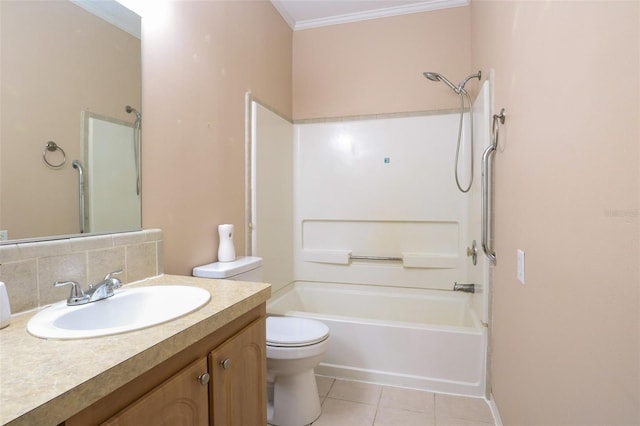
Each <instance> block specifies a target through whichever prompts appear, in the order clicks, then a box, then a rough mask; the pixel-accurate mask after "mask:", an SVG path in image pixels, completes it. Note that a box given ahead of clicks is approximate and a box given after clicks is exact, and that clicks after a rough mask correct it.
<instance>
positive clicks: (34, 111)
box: [0, 0, 141, 240]
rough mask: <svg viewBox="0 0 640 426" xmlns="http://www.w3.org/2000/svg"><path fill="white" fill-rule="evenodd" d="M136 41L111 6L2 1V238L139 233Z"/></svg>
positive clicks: (127, 16) (125, 16) (123, 14)
mask: <svg viewBox="0 0 640 426" xmlns="http://www.w3.org/2000/svg"><path fill="white" fill-rule="evenodd" d="M84 3H87V4H88V5H89V6H88V7H86V6H85V5H84ZM79 5H81V6H82V7H80V6H79ZM88 10H91V12H89V11H88ZM96 13H97V14H100V15H102V16H103V17H104V16H107V17H108V20H109V21H111V22H112V23H116V25H113V24H112V23H109V22H107V21H106V20H104V19H102V18H99V17H97V16H96ZM131 22H134V23H135V26H136V27H137V28H131V27H130V24H131ZM136 32H137V34H136ZM139 33H140V18H139V17H138V16H137V15H135V14H134V13H133V12H131V11H129V10H128V9H126V8H124V7H123V6H121V5H120V4H119V3H117V2H115V1H113V0H101V1H91V2H86V1H75V0H74V2H70V1H66V0H65V1H50V0H45V1H34V0H2V1H0V42H1V46H0V55H1V57H0V67H1V69H0V83H1V89H2V91H1V94H0V102H1V107H0V111H1V115H0V239H4V238H5V237H8V238H9V239H11V240H15V239H28V238H29V239H30V238H48V237H52V236H60V235H68V234H79V233H81V232H98V233H105V232H116V231H131V230H136V229H140V227H141V219H140V218H141V213H140V197H141V194H140V177H139V176H140V149H141V146H140V129H141V115H140V113H139V112H138V111H139V110H140V102H141V71H140V36H139ZM127 107H129V108H127ZM50 142H54V143H55V147H57V149H52V148H53V146H54V145H51V144H50ZM45 160H46V161H45ZM47 163H49V164H47ZM81 170H82V171H83V172H84V173H83V175H84V191H82V192H81V191H80V188H81V186H80V183H81V180H80V171H81ZM123 181H130V182H124V183H123ZM81 195H82V197H81ZM83 198H84V200H82V199H83ZM82 210H84V214H82V213H81V211H82ZM125 212H126V213H125ZM82 228H84V230H83V229H82Z"/></svg>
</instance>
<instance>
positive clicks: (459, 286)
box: [453, 283, 476, 293]
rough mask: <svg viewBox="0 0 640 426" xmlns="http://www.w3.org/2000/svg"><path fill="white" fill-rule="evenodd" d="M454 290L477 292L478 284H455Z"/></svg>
mask: <svg viewBox="0 0 640 426" xmlns="http://www.w3.org/2000/svg"><path fill="white" fill-rule="evenodd" d="M453 291H462V292H465V293H475V292H476V285H475V284H458V283H454V284H453Z"/></svg>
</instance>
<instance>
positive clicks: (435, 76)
mask: <svg viewBox="0 0 640 426" xmlns="http://www.w3.org/2000/svg"><path fill="white" fill-rule="evenodd" d="M422 75H424V76H425V77H426V78H428V79H429V80H431V81H441V82H443V83H444V84H446V85H447V86H449V87H450V88H451V90H453V91H454V92H456V93H460V90H459V89H458V88H457V87H456V86H454V84H453V83H452V82H450V81H449V80H447V79H446V78H445V76H443V75H442V74H438V73H437V72H431V71H427V72H424V73H422Z"/></svg>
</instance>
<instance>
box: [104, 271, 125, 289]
mask: <svg viewBox="0 0 640 426" xmlns="http://www.w3.org/2000/svg"><path fill="white" fill-rule="evenodd" d="M122 272H124V270H122V269H118V270H117V271H113V272H109V273H108V274H107V275H105V277H104V280H103V281H102V282H106V281H110V282H111V288H120V287H122V281H120V279H119V278H116V277H115V276H114V275H120V274H121V273H122Z"/></svg>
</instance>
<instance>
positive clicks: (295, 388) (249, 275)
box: [193, 257, 329, 426]
mask: <svg viewBox="0 0 640 426" xmlns="http://www.w3.org/2000/svg"><path fill="white" fill-rule="evenodd" d="M193 276H195V277H203V278H218V279H232V280H236V281H258V282H260V281H262V259H261V258H259V257H238V258H237V259H236V260H235V261H233V262H215V263H210V264H208V265H203V266H198V267H196V268H193ZM328 346H329V327H327V326H326V325H325V324H323V323H322V322H320V321H316V320H311V319H305V318H295V317H268V318H267V422H268V423H269V424H271V425H276V426H303V425H308V424H309V423H311V422H313V421H315V420H316V419H317V418H318V417H320V410H321V409H320V398H319V396H318V388H317V386H316V378H315V375H314V373H313V369H314V367H315V366H316V365H318V363H319V362H320V361H321V360H322V357H323V356H324V354H325V353H326V352H327V349H328Z"/></svg>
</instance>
